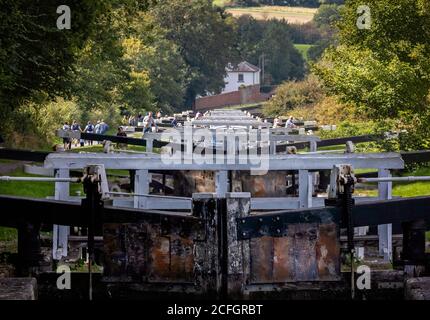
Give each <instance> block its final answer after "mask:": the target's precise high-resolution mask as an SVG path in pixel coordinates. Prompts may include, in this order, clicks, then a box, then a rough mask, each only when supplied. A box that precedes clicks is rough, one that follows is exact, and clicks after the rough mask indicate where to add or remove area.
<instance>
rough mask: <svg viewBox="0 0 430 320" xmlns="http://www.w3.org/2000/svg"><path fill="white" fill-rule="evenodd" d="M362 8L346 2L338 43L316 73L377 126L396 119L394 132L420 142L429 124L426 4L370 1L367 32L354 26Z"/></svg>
mask: <svg viewBox="0 0 430 320" xmlns="http://www.w3.org/2000/svg"><path fill="white" fill-rule="evenodd" d="M362 4H363V3H362V1H359V0H351V1H349V2H347V3H346V5H345V7H344V9H343V10H342V20H341V22H340V24H339V30H340V31H339V32H340V33H339V43H340V45H339V46H338V47H334V48H331V49H328V50H327V51H326V53H325V55H324V57H323V59H322V60H321V61H320V62H319V63H318V64H316V66H315V68H314V70H315V73H316V74H317V75H318V76H319V77H320V78H321V80H322V81H323V83H324V85H325V86H326V87H327V89H328V90H329V92H331V93H333V94H336V95H338V96H339V97H340V98H341V99H342V100H343V101H344V102H349V103H352V104H353V105H354V106H356V108H357V109H359V110H361V111H363V112H365V113H366V114H368V115H369V116H371V117H372V118H374V119H376V120H379V121H381V122H385V121H387V120H390V119H394V120H400V121H399V122H398V126H397V128H399V127H403V128H405V127H407V129H408V130H409V132H410V133H411V134H412V133H413V132H416V133H419V132H421V133H422V134H421V137H418V138H417V139H418V140H417V139H415V141H419V140H420V141H424V140H425V139H428V138H429V137H428V134H426V132H428V128H425V127H426V126H427V125H428V124H429V123H430V118H429V112H428V105H429V101H428V97H429V93H430V91H429V90H430V32H429V29H428V26H429V25H430V4H429V2H428V1H425V0H418V1H416V0H399V1H396V2H395V3H394V2H392V1H389V0H379V1H375V2H372V3H369V4H368V6H369V8H370V12H371V17H372V20H371V21H372V22H371V27H370V29H363V28H358V27H357V19H358V15H357V8H358V7H359V6H360V5H362ZM417 119H419V121H417ZM408 122H409V123H408ZM409 124H410V125H409ZM412 124H413V125H412ZM423 143H424V142H423Z"/></svg>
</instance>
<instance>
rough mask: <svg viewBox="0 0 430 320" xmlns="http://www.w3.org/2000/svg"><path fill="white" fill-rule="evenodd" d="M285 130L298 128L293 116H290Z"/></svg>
mask: <svg viewBox="0 0 430 320" xmlns="http://www.w3.org/2000/svg"><path fill="white" fill-rule="evenodd" d="M285 128H291V129H293V128H296V125H295V124H294V118H293V116H290V117H289V118H288V120H287V123H286V124H285Z"/></svg>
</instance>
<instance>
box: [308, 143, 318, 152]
mask: <svg viewBox="0 0 430 320" xmlns="http://www.w3.org/2000/svg"><path fill="white" fill-rule="evenodd" d="M317 150H318V145H317V142H316V141H310V142H309V151H310V152H317Z"/></svg>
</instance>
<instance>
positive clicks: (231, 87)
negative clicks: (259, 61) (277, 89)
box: [222, 61, 261, 93]
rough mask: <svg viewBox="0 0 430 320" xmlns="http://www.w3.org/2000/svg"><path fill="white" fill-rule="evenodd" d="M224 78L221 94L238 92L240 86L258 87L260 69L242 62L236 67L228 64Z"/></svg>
mask: <svg viewBox="0 0 430 320" xmlns="http://www.w3.org/2000/svg"><path fill="white" fill-rule="evenodd" d="M226 71H227V75H226V76H225V78H224V82H225V87H224V89H223V90H222V93H227V92H233V91H238V90H239V88H240V87H241V86H246V87H248V86H253V85H260V71H261V70H260V68H258V67H256V66H254V65H253V64H251V63H249V62H246V61H243V62H241V63H239V64H238V65H232V64H229V65H228V66H227V68H226Z"/></svg>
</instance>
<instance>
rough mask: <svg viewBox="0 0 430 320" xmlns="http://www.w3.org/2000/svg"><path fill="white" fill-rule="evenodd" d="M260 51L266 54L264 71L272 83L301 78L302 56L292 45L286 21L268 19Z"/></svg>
mask: <svg viewBox="0 0 430 320" xmlns="http://www.w3.org/2000/svg"><path fill="white" fill-rule="evenodd" d="M260 51H261V52H262V53H264V54H266V58H267V60H266V61H267V65H266V71H267V72H268V73H269V74H270V76H271V78H272V83H274V84H279V83H281V82H282V81H285V80H292V79H302V78H303V75H304V61H303V57H302V55H301V54H300V52H299V51H297V50H296V49H295V48H294V46H293V43H292V41H291V39H290V33H289V30H288V24H287V22H286V21H278V20H270V22H269V23H268V25H267V26H266V28H265V31H264V34H263V39H262V41H261V44H260Z"/></svg>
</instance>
